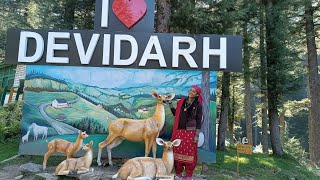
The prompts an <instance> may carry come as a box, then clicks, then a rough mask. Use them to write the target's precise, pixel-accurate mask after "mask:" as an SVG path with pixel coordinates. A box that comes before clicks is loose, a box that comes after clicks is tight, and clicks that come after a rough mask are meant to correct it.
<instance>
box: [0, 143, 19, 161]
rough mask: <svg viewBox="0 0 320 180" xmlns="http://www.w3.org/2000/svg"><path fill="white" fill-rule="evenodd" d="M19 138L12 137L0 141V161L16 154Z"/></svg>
mask: <svg viewBox="0 0 320 180" xmlns="http://www.w3.org/2000/svg"><path fill="white" fill-rule="evenodd" d="M18 148H19V140H18V139H14V140H11V141H8V142H3V143H0V161H3V160H6V159H8V158H10V157H12V156H14V155H17V154H18Z"/></svg>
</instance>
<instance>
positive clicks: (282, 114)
mask: <svg viewBox="0 0 320 180" xmlns="http://www.w3.org/2000/svg"><path fill="white" fill-rule="evenodd" d="M285 112H286V111H285V110H283V111H282V112H281V113H280V134H281V140H282V143H284V142H283V141H284V135H285V118H284V115H285Z"/></svg>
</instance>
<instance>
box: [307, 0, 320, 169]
mask: <svg viewBox="0 0 320 180" xmlns="http://www.w3.org/2000/svg"><path fill="white" fill-rule="evenodd" d="M313 13H314V9H313V7H312V1H311V0H306V4H305V19H306V24H305V28H306V35H307V50H308V70H309V73H308V76H309V77H308V79H309V95H310V96H309V99H310V101H311V108H310V112H311V119H310V121H311V123H310V125H309V127H312V128H311V129H309V133H310V137H311V138H310V141H309V146H310V148H311V151H310V152H312V153H313V154H312V155H310V160H311V162H312V163H314V164H316V165H320V151H319V149H320V141H319V140H317V139H319V138H320V111H319V110H320V93H319V88H320V85H319V77H318V76H319V75H318V62H317V47H316V41H315V30H314V22H313ZM311 158H312V159H311Z"/></svg>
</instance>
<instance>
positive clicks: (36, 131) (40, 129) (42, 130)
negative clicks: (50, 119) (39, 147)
mask: <svg viewBox="0 0 320 180" xmlns="http://www.w3.org/2000/svg"><path fill="white" fill-rule="evenodd" d="M29 128H32V130H33V136H34V138H33V140H34V141H36V140H37V139H38V135H40V134H42V139H43V138H47V136H48V127H45V126H39V125H37V124H36V123H32V124H31V125H30V126H29Z"/></svg>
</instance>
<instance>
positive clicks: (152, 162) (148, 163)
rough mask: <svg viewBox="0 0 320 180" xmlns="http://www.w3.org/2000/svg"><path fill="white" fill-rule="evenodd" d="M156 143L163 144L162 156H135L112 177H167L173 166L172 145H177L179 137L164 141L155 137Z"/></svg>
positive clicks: (179, 141)
mask: <svg viewBox="0 0 320 180" xmlns="http://www.w3.org/2000/svg"><path fill="white" fill-rule="evenodd" d="M156 141H157V144H159V145H160V146H164V148H163V154H162V158H149V157H136V158H133V159H129V160H128V161H127V162H126V163H124V164H123V165H122V167H121V168H120V169H119V171H118V173H117V174H115V175H114V176H112V178H114V179H115V178H121V179H155V178H159V177H161V178H165V177H169V176H170V174H171V171H172V168H173V162H174V158H173V151H172V147H173V146H179V145H180V143H181V140H180V139H176V140H174V141H173V142H171V141H167V142H164V141H163V140H162V139H161V138H157V140H156Z"/></svg>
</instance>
